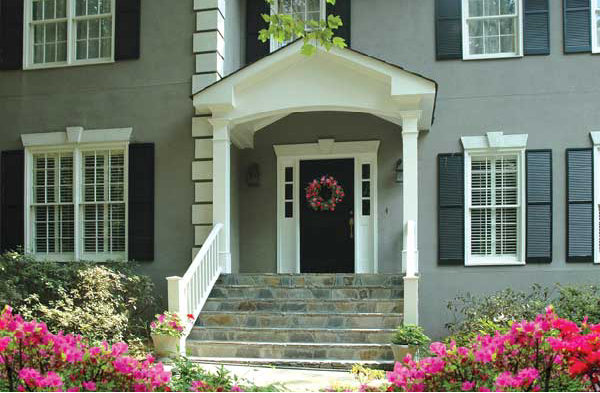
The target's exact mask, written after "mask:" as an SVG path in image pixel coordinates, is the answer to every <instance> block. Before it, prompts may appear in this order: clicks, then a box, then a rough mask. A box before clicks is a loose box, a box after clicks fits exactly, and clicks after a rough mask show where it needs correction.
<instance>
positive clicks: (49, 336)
mask: <svg viewBox="0 0 600 393" xmlns="http://www.w3.org/2000/svg"><path fill="white" fill-rule="evenodd" d="M127 351H128V346H127V344H125V343H122V342H120V343H115V344H113V345H109V344H107V343H106V342H104V343H102V344H100V345H97V346H93V345H89V344H88V343H87V342H86V341H85V340H84V339H83V337H81V336H77V335H73V334H67V335H65V334H63V333H62V332H59V333H58V334H53V333H51V332H49V331H48V328H47V327H46V325H45V324H44V323H39V322H36V321H25V320H24V319H23V318H22V317H21V316H20V315H15V314H13V312H12V308H11V307H9V306H6V307H5V308H4V310H3V311H2V313H1V314H0V391H1V390H8V391H69V392H80V391H82V392H83V391H121V392H123V391H139V392H146V391H148V392H164V391H171V388H170V386H171V383H172V381H171V373H170V372H168V371H166V370H165V368H164V367H163V365H162V363H160V362H159V363H157V362H155V360H154V358H153V357H152V356H150V355H148V356H147V357H146V358H145V359H135V358H133V357H131V356H128V355H127ZM194 383H195V384H196V385H195V386H192V387H193V388H194V389H196V388H197V387H200V386H202V384H203V382H200V381H195V382H194ZM210 388H211V389H213V390H218V389H219V387H217V386H211V387H210ZM221 390H222V389H221ZM235 391H240V390H239V388H236V390H235Z"/></svg>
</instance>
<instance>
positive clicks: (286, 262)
mask: <svg viewBox="0 0 600 393" xmlns="http://www.w3.org/2000/svg"><path fill="white" fill-rule="evenodd" d="M379 144H380V142H379V141H357V142H335V140H333V139H320V140H319V141H318V142H317V143H305V144H296V145H274V146H273V149H274V150H275V154H276V156H277V272H278V273H300V201H299V200H298V196H299V194H300V187H301V185H300V184H299V183H300V173H299V171H300V161H306V160H318V159H340V158H352V159H354V187H355V192H354V212H355V214H354V220H355V221H354V231H355V242H354V247H355V249H354V271H355V273H377V272H378V271H379V266H378V236H377V212H378V208H377V151H378V149H379ZM363 164H369V165H370V166H371V173H370V179H369V181H370V187H371V190H370V191H371V193H370V195H371V197H370V201H371V213H370V215H368V216H363V214H362V194H361V193H360V192H356V190H360V188H359V187H361V184H362V181H363V179H362V177H361V174H362V170H361V169H362V165H363ZM290 167H291V168H293V206H294V208H293V217H291V218H286V217H285V201H284V197H285V184H286V182H285V169H286V168H290ZM288 184H289V182H288ZM288 202H289V201H288Z"/></svg>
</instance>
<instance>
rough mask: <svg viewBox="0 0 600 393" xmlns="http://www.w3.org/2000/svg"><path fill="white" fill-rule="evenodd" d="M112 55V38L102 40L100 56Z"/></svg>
mask: <svg viewBox="0 0 600 393" xmlns="http://www.w3.org/2000/svg"><path fill="white" fill-rule="evenodd" d="M111 56H112V42H111V40H110V38H105V39H103V40H102V44H101V48H100V57H111Z"/></svg>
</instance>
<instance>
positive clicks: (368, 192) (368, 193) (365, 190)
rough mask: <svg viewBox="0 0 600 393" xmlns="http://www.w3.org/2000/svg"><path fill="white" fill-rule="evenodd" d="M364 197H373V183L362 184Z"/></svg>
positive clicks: (365, 182)
mask: <svg viewBox="0 0 600 393" xmlns="http://www.w3.org/2000/svg"><path fill="white" fill-rule="evenodd" d="M362 196H363V198H370V197H371V182H368V181H364V182H362Z"/></svg>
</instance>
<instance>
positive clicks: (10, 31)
mask: <svg viewBox="0 0 600 393" xmlns="http://www.w3.org/2000/svg"><path fill="white" fill-rule="evenodd" d="M22 68H23V0H0V70H19V69H22Z"/></svg>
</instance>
